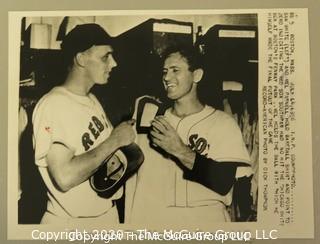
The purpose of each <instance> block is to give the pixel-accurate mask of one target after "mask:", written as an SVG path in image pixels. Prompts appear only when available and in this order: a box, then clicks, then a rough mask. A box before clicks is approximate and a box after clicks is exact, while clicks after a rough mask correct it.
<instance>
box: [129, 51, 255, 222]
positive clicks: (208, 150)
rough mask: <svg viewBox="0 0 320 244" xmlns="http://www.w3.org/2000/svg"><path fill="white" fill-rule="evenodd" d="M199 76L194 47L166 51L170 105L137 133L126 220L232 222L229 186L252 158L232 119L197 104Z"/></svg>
mask: <svg viewBox="0 0 320 244" xmlns="http://www.w3.org/2000/svg"><path fill="white" fill-rule="evenodd" d="M202 76H203V69H202V68H201V65H200V62H199V55H198V54H197V52H196V51H195V50H194V49H193V48H181V47H180V48H179V47H175V48H171V49H170V50H168V52H167V53H166V54H165V55H164V64H163V85H164V88H165V90H166V93H167V97H168V98H169V99H171V100H172V101H173V106H172V107H171V108H169V109H167V110H166V112H165V114H164V115H163V116H156V117H155V118H154V119H153V120H152V122H151V130H150V133H149V135H148V136H147V135H146V134H139V135H138V136H137V141H138V144H139V145H140V147H141V148H142V150H143V152H144V155H145V162H144V165H142V167H141V169H140V170H139V172H138V174H137V178H136V180H135V181H134V182H133V180H131V182H133V183H132V184H131V185H130V186H129V185H128V187H127V189H128V191H127V195H130V194H131V193H132V192H133V191H132V189H134V188H136V190H135V193H134V194H133V196H132V197H131V198H128V200H127V202H128V204H127V206H128V208H129V209H127V212H126V214H127V217H126V220H127V221H129V222H131V223H163V224H174V223H180V224H181V223H189V224H198V223H212V222H217V221H219V222H225V221H230V216H229V214H228V212H227V211H226V206H228V205H230V203H231V200H232V186H233V184H234V182H235V179H236V177H240V176H244V175H246V174H247V175H250V174H251V170H250V168H251V167H250V158H249V155H248V152H247V150H246V147H245V144H244V142H243V139H242V135H241V131H240V129H239V128H238V126H237V124H236V122H235V120H234V119H233V118H232V117H230V116H229V115H227V114H226V113H224V112H222V111H218V110H216V109H214V108H213V107H211V106H208V105H205V104H203V103H201V102H200V100H199V98H198V94H197V86H198V83H199V82H200V80H201V78H202ZM150 144H151V145H153V146H150ZM130 199H131V200H130ZM166 226H167V225H166Z"/></svg>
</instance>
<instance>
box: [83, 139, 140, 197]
mask: <svg viewBox="0 0 320 244" xmlns="http://www.w3.org/2000/svg"><path fill="white" fill-rule="evenodd" d="M119 150H120V151H121V153H122V154H123V156H124V157H125V158H121V157H120V158H119V157H112V158H110V159H108V160H107V161H106V162H104V163H103V164H102V165H101V166H100V167H99V169H98V170H97V171H96V172H95V173H94V174H93V175H92V176H91V177H90V181H89V182H90V186H91V188H92V189H93V190H94V191H96V193H97V194H98V195H99V196H100V197H104V198H110V197H111V196H112V195H113V194H114V193H116V192H117V191H118V190H119V188H120V187H121V186H123V185H124V183H125V182H126V181H127V180H128V179H129V178H130V177H131V176H133V175H134V174H135V173H136V172H137V171H138V170H139V168H140V166H141V165H142V163H143V161H144V155H143V152H142V150H141V149H140V147H139V146H138V145H137V144H135V143H132V144H130V145H128V146H125V147H121V148H120V149H119ZM116 153H117V152H116ZM119 156H120V155H119Z"/></svg>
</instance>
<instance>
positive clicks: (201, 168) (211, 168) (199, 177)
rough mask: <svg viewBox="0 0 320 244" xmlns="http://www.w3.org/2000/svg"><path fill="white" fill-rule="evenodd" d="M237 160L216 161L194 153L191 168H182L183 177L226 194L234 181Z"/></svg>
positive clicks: (238, 164) (237, 164)
mask: <svg viewBox="0 0 320 244" xmlns="http://www.w3.org/2000/svg"><path fill="white" fill-rule="evenodd" d="M237 166H241V163H237V162H217V161H215V160H213V159H210V158H206V157H205V156H202V155H200V154H199V153H196V158H195V162H194V165H193V168H192V170H189V169H187V168H185V169H184V178H185V179H187V180H190V181H194V182H197V183H200V184H201V185H203V186H205V187H207V188H209V189H211V190H213V191H215V192H217V193H219V194H220V195H223V196H224V195H226V194H227V193H228V192H229V191H230V190H231V188H232V186H233V184H234V183H235V180H236V178H235V176H236V170H237Z"/></svg>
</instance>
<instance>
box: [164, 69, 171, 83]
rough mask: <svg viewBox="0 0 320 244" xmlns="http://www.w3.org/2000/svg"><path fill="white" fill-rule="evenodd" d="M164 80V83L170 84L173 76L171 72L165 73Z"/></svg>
mask: <svg viewBox="0 0 320 244" xmlns="http://www.w3.org/2000/svg"><path fill="white" fill-rule="evenodd" d="M162 79H163V81H164V82H169V81H170V80H171V79H172V74H171V72H170V71H167V72H165V73H163V76H162Z"/></svg>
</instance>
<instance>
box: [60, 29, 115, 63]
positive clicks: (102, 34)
mask: <svg viewBox="0 0 320 244" xmlns="http://www.w3.org/2000/svg"><path fill="white" fill-rule="evenodd" d="M113 42H114V39H113V38H112V37H111V36H110V35H109V34H108V33H107V32H106V31H105V30H104V29H103V28H102V27H101V26H100V25H98V24H94V23H90V24H82V25H77V26H76V27H74V28H73V29H72V30H71V31H70V32H69V33H68V34H67V35H66V36H65V37H64V38H63V40H62V43H61V50H62V53H63V55H64V56H65V57H74V56H75V55H76V54H77V53H79V52H83V51H85V50H87V49H89V48H91V47H92V46H98V45H112V43H113Z"/></svg>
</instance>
